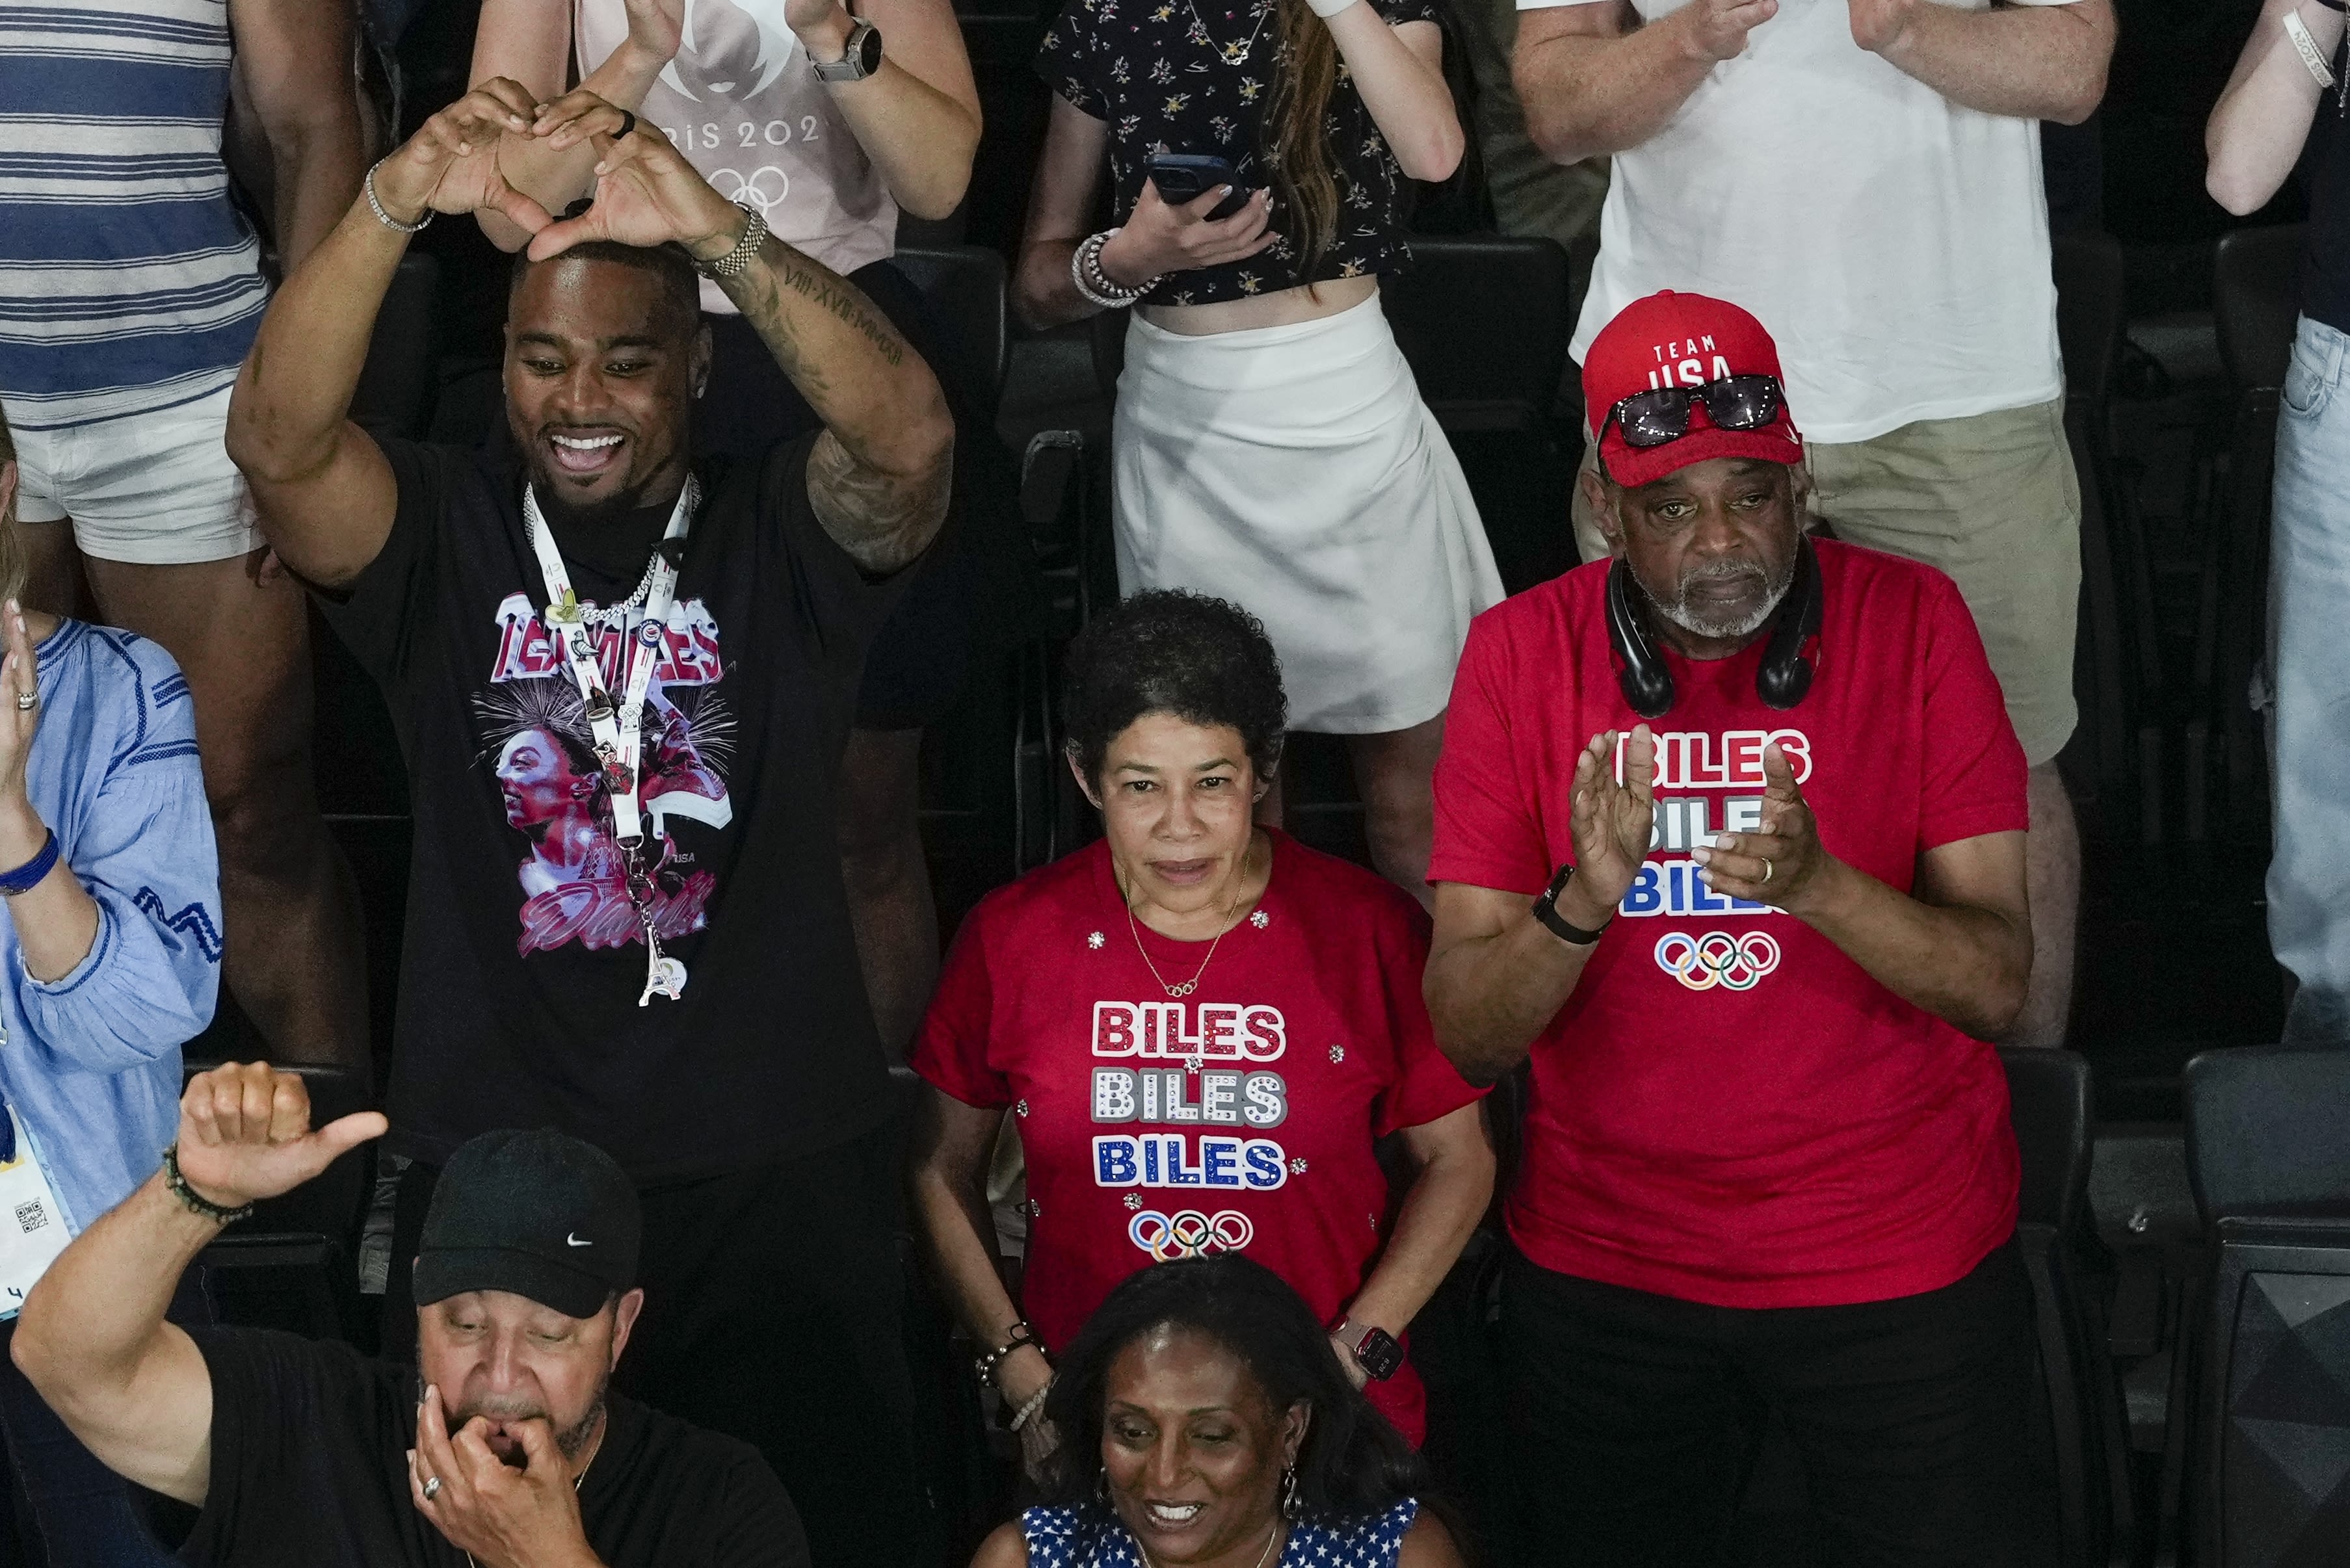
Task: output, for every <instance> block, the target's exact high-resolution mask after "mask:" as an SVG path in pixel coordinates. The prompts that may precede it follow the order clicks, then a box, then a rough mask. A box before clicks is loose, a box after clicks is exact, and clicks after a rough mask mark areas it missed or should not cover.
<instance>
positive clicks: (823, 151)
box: [571, 0, 898, 315]
mask: <svg viewBox="0 0 2350 1568" xmlns="http://www.w3.org/2000/svg"><path fill="white" fill-rule="evenodd" d="M571 36H572V40H573V43H574V46H575V47H576V48H577V51H578V57H579V75H580V77H581V78H583V79H584V78H586V77H587V74H588V73H589V72H591V71H593V70H594V69H595V68H596V67H598V66H600V65H602V64H603V63H604V62H605V61H606V60H607V59H608V58H610V57H611V55H612V52H613V51H614V50H616V49H618V48H619V47H620V45H621V44H622V43H623V42H625V41H626V40H627V38H628V36H629V17H628V13H627V11H626V10H625V9H624V8H623V7H622V5H621V0H573V4H572V10H571ZM638 112H639V114H641V115H642V116H643V117H644V118H645V119H648V120H650V121H651V122H652V123H653V124H655V125H658V126H660V129H661V134H662V135H664V136H666V137H668V138H669V139H670V140H671V142H672V143H674V144H675V145H676V146H677V147H678V149H679V150H680V151H682V152H684V153H685V155H686V156H687V157H688V158H690V159H691V160H692V161H693V166H694V167H695V168H696V169H699V170H701V171H702V177H703V178H704V179H706V180H708V181H709V182H710V183H711V184H712V186H713V187H715V188H716V190H717V192H718V193H719V194H720V195H722V196H723V197H725V198H726V199H727V200H728V201H730V202H733V201H744V202H749V203H750V204H752V205H754V206H755V207H757V208H758V210H759V211H760V212H761V213H764V214H765V216H766V220H767V228H768V231H769V232H770V233H772V234H775V237H776V238H778V239H780V240H783V241H784V242H785V243H786V244H791V245H793V246H795V247H796V248H798V249H800V250H802V251H805V252H806V253H807V254H809V255H811V256H813V257H815V258H816V260H817V261H820V262H822V263H823V264H824V265H827V266H828V267H830V268H831V269H832V270H833V271H835V272H837V273H839V274H841V275H843V276H846V275H848V274H849V273H852V272H855V271H856V270H857V269H858V267H861V266H863V265H866V264H867V263H868V262H877V261H880V260H881V259H883V258H884V257H886V256H889V255H890V254H894V253H895V252H896V250H897V248H898V204H897V202H894V201H892V200H890V197H889V188H888V187H887V186H886V185H884V184H883V183H882V181H881V175H880V171H879V170H877V169H875V168H874V167H873V164H872V161H870V160H869V159H868V158H867V157H866V156H865V149H864V148H862V147H860V146H858V141H857V137H856V134H855V133H854V132H853V131H851V130H849V128H848V121H847V120H846V119H843V118H842V117H841V115H840V111H839V110H838V109H837V108H835V107H834V105H833V103H832V100H831V98H830V97H829V95H828V94H827V90H826V88H825V85H824V84H823V83H822V82H820V81H818V80H816V70H815V67H812V66H810V65H809V64H808V58H807V51H806V49H804V48H802V47H800V41H799V40H798V39H797V38H795V37H794V36H792V30H791V29H790V28H789V27H787V26H785V25H784V0H685V32H684V36H683V38H682V40H681V42H680V43H679V45H678V50H677V57H676V58H675V59H673V60H671V61H670V63H669V64H668V66H666V67H663V69H662V71H661V74H660V80H658V81H656V82H655V83H653V86H652V90H651V91H650V92H648V93H647V94H645V101H644V103H643V104H642V106H640V108H639V110H638ZM702 308H703V309H704V310H709V311H716V312H719V313H721V314H725V315H732V314H733V310H734V306H733V302H732V301H731V300H729V299H728V298H727V297H726V296H725V295H724V294H723V292H721V291H720V289H719V287H718V286H717V285H716V284H714V283H711V282H709V281H708V280H707V279H705V280H704V281H703V283H702Z"/></svg>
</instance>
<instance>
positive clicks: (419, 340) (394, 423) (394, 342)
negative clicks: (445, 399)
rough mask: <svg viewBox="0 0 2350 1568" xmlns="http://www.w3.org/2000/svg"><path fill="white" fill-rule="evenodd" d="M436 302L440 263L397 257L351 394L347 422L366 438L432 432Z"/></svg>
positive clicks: (414, 255)
mask: <svg viewBox="0 0 2350 1568" xmlns="http://www.w3.org/2000/svg"><path fill="white" fill-rule="evenodd" d="M440 302H441V264H440V262H439V261H437V260H435V259H434V258H433V257H432V256H431V255H428V254H424V253H423V252H421V251H411V253H409V254H407V255H404V256H402V257H400V270H399V271H397V272H395V273H393V274H392V276H391V286H390V288H388V289H386V290H385V291H384V296H383V305H382V306H381V307H380V309H378V310H377V311H376V315H375V332H374V334H373V335H372V336H371V337H369V339H368V352H367V359H366V361H365V363H363V364H362V365H361V366H360V367H359V386H358V387H357V388H356V389H353V391H352V393H351V419H352V420H353V421H355V422H356V423H357V424H358V425H359V428H360V429H362V430H364V431H367V432H368V433H369V435H376V436H399V437H403V438H405V439H408V440H411V441H421V440H422V439H423V438H424V434H425V431H427V430H428V429H429V428H431V425H432V403H433V392H434V388H435V385H436V384H437V383H438V382H439V380H440V379H441V339H440V331H439V315H440Z"/></svg>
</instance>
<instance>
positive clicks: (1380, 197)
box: [1036, 0, 1442, 305]
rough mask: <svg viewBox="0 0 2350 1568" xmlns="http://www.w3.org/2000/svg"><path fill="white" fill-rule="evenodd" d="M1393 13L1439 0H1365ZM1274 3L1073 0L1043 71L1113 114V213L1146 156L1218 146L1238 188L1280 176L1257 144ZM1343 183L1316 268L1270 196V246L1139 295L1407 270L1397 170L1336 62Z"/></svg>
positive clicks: (1239, 294) (1152, 299)
mask: <svg viewBox="0 0 2350 1568" xmlns="http://www.w3.org/2000/svg"><path fill="white" fill-rule="evenodd" d="M1369 4H1370V5H1373V6H1374V7H1375V8H1376V9H1377V10H1378V13H1379V15H1380V16H1383V17H1385V18H1386V19H1387V21H1388V23H1389V24H1390V25H1393V24H1395V23H1398V22H1433V21H1436V20H1437V19H1438V17H1439V16H1441V15H1442V8H1441V5H1440V0H1369ZM1285 64H1286V62H1285V59H1284V50H1283V49H1282V47H1281V42H1280V22H1279V20H1278V18H1277V17H1276V16H1274V0H1069V3H1068V5H1067V7H1066V9H1065V10H1063V11H1062V13H1061V15H1060V16H1059V17H1058V18H1057V19H1056V20H1055V22H1054V24H1053V26H1051V27H1050V28H1049V29H1048V30H1047V31H1046V32H1045V44H1044V47H1043V48H1042V49H1041V50H1040V51H1039V52H1038V54H1037V57H1036V69H1037V72H1038V74H1040V75H1041V76H1043V77H1044V78H1045V80H1046V81H1047V82H1049V83H1051V84H1052V86H1053V88H1054V90H1055V91H1056V92H1058V93H1059V94H1060V95H1061V96H1062V97H1063V98H1065V99H1068V100H1069V102H1070V103H1071V104H1072V105H1073V106H1074V107H1076V108H1077V109H1082V110H1084V111H1085V112H1086V113H1087V114H1089V115H1092V116H1093V117H1094V118H1095V119H1101V120H1107V122H1108V123H1109V166H1110V179H1111V182H1112V185H1113V187H1114V190H1115V205H1116V211H1117V213H1118V222H1120V223H1124V222H1125V221H1126V217H1127V214H1128V213H1131V212H1133V210H1134V203H1135V201H1136V199H1137V198H1138V197H1139V196H1140V195H1141V193H1142V181H1143V168H1144V165H1145V164H1146V163H1147V162H1148V161H1149V158H1150V155H1151V154H1152V153H1153V152H1155V151H1160V150H1162V149H1163V150H1164V151H1169V152H1190V153H1201V154H1208V155H1212V156H1220V157H1222V159H1223V160H1224V161H1226V162H1228V163H1230V164H1231V165H1232V171H1233V174H1234V176H1235V179H1236V182H1237V184H1238V185H1239V187H1240V188H1241V189H1243V190H1254V189H1256V188H1258V187H1260V186H1267V185H1271V184H1273V179H1272V175H1271V172H1270V171H1268V169H1267V168H1266V160H1265V150H1264V148H1263V145H1262V144H1261V140H1260V138H1261V135H1262V134H1263V121H1264V114H1265V109H1267V107H1268V106H1270V105H1271V103H1272V101H1273V85H1274V73H1275V72H1276V71H1277V70H1279V69H1282V68H1284V66H1285ZM1327 129H1328V131H1329V135H1330V140H1331V145H1332V151H1333V153H1334V156H1333V157H1332V159H1331V164H1332V170H1333V172H1334V174H1335V176H1336V181H1337V186H1338V212H1337V219H1336V224H1335V226H1334V228H1333V231H1332V234H1331V240H1330V244H1329V247H1328V248H1327V249H1326V250H1325V251H1324V252H1323V253H1322V256H1321V258H1320V260H1319V261H1318V262H1317V263H1316V265H1315V266H1314V268H1313V269H1312V272H1311V275H1308V274H1307V272H1306V271H1305V268H1303V267H1302V266H1301V265H1300V259H1301V258H1300V257H1299V254H1298V252H1297V249H1296V247H1295V244H1293V243H1292V241H1291V238H1290V236H1289V234H1288V233H1287V217H1288V214H1287V213H1286V212H1285V211H1284V205H1283V203H1282V201H1281V198H1280V193H1279V192H1278V191H1277V190H1276V191H1275V192H1274V204H1273V227H1274V231H1275V233H1276V237H1275V239H1274V243H1273V244H1272V245H1271V246H1269V247H1268V248H1266V249H1264V250H1263V251H1260V252H1258V253H1257V254H1255V255H1253V256H1251V257H1249V258H1248V259H1247V260H1245V261H1240V262H1232V263H1228V264H1226V265H1222V266H1213V267H1201V268H1197V269H1194V270H1192V271H1190V272H1178V273H1170V274H1169V275H1167V276H1165V277H1163V278H1161V279H1159V284H1158V286H1156V287H1154V288H1153V289H1151V291H1150V292H1149V294H1147V295H1145V296H1143V297H1144V299H1145V300H1146V301H1148V302H1149V304H1152V305H1206V304H1210V303H1211V302H1213V301H1216V300H1223V299H1241V298H1243V297H1245V296H1249V295H1253V294H1270V293H1273V292H1274V291H1275V290H1278V289H1284V288H1295V287H1296V286H1298V285H1300V284H1305V283H1321V282H1325V281H1326V280H1328V279H1331V278H1339V277H1357V276H1360V275H1363V274H1366V273H1386V272H1400V271H1402V270H1403V268H1404V267H1405V266H1406V265H1409V263H1410V260H1411V252H1410V250H1409V247H1407V246H1406V245H1405V244H1404V241H1403V199H1404V175H1403V171H1402V169H1401V168H1400V167H1399V166H1398V164H1397V163H1396V161H1395V154H1394V153H1392V152H1390V151H1388V144H1387V140H1386V138H1384V137H1382V136H1381V135H1380V134H1379V128H1378V125H1376V124H1375V123H1373V121H1372V119H1371V111H1370V110H1369V109H1367V108H1366V107H1365V106H1364V103H1363V99H1362V97H1361V95H1360V94H1359V93H1357V91H1356V90H1355V84H1354V82H1353V80H1352V79H1351V78H1349V77H1348V75H1347V66H1346V62H1345V61H1344V60H1341V61H1340V62H1339V63H1338V80H1337V85H1336V87H1335V88H1333V89H1332V90H1331V94H1330V108H1329V115H1328V120H1327Z"/></svg>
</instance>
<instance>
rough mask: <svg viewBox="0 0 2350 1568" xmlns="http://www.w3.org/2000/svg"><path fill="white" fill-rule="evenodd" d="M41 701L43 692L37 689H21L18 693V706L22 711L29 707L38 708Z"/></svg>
mask: <svg viewBox="0 0 2350 1568" xmlns="http://www.w3.org/2000/svg"><path fill="white" fill-rule="evenodd" d="M40 703H41V694H40V693H39V692H37V691H19V692H17V693H16V707H17V710H18V711H20V712H21V711H24V710H26V709H28V708H37V707H39V706H40Z"/></svg>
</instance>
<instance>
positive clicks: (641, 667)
mask: <svg viewBox="0 0 2350 1568" xmlns="http://www.w3.org/2000/svg"><path fill="white" fill-rule="evenodd" d="M700 504H702V486H701V485H700V484H699V483H696V482H695V480H694V478H693V476H692V475H691V474H688V475H686V478H685V488H684V489H683V490H681V491H680V492H679V493H678V497H677V506H676V509H675V510H674V511H672V512H671V514H670V518H669V527H668V529H667V530H666V531H665V532H663V534H662V535H661V539H660V544H659V545H656V546H655V547H654V553H653V559H652V561H651V563H650V566H648V567H647V569H646V573H645V586H644V590H643V591H644V596H645V601H644V607H643V609H642V612H641V615H639V612H637V611H635V610H633V609H631V608H630V607H628V606H626V605H623V606H619V607H618V609H619V616H618V618H619V626H620V632H621V642H622V652H621V658H622V659H623V670H624V673H623V675H622V679H621V693H622V695H621V699H620V701H619V703H618V704H617V705H615V703H614V702H613V701H612V693H611V691H610V690H609V689H608V687H607V686H606V685H605V684H604V671H603V667H602V666H601V665H600V664H599V663H598V660H597V657H596V633H595V630H594V628H591V627H590V626H589V625H588V621H587V612H586V611H585V610H584V609H582V608H581V607H580V604H579V596H578V595H577V594H576V593H574V592H573V591H572V588H571V574H570V573H569V572H568V571H567V570H566V569H565V567H564V565H563V554H562V552H561V551H559V550H557V549H556V547H555V535H554V534H553V532H552V531H551V530H549V529H548V527H547V525H546V517H545V516H544V515H543V514H541V513H540V512H539V509H538V496H537V494H536V493H535V492H534V491H533V490H532V489H531V488H530V487H529V486H527V485H525V486H524V488H523V493H522V511H523V524H524V526H523V532H525V534H527V535H530V545H531V548H532V549H533V550H535V551H536V552H537V555H538V569H539V574H540V576H543V577H545V578H546V632H547V635H548V636H549V637H551V638H553V639H555V640H556V644H557V645H558V646H559V647H560V648H561V649H563V652H564V655H565V657H566V658H567V659H569V660H570V663H571V677H572V679H573V680H577V682H578V683H579V699H580V701H582V702H583V703H585V704H586V705H587V725H588V729H589V731H590V732H591V734H592V735H593V737H594V740H595V742H596V758H597V761H598V762H600V763H603V765H604V781H605V786H606V790H607V793H608V794H609V795H610V796H611V801H612V836H613V837H614V838H615V839H616V840H617V841H618V842H619V847H620V856H621V859H622V860H623V861H624V862H625V865H626V871H627V877H628V883H627V886H628V891H629V904H630V905H631V906H632V907H633V908H634V909H636V912H637V919H638V921H639V924H641V925H642V926H643V927H644V931H645V990H644V994H643V995H642V996H639V998H637V1005H638V1006H639V1007H642V1006H644V1005H645V1004H646V1003H648V1002H650V1001H652V999H653V998H654V997H655V996H656V995H659V996H665V997H668V998H669V999H670V1000H671V1001H672V1002H673V1001H675V1000H677V998H678V997H679V996H680V995H681V993H682V992H684V990H685V965H683V964H682V963H680V962H679V961H677V960H675V959H673V958H666V957H664V956H662V953H661V950H660V933H659V932H658V931H657V930H656V929H654V917H653V888H652V881H651V878H650V877H649V876H648V875H647V874H646V872H645V869H644V857H643V853H642V851H643V846H644V823H643V815H642V812H641V810H640V802H641V801H642V799H643V795H644V769H643V767H642V766H641V765H640V763H641V759H642V753H643V749H644V715H645V693H646V692H647V691H649V690H650V689H651V686H652V679H653V667H654V666H655V665H657V664H659V663H660V656H661V638H662V635H663V633H664V632H665V631H666V630H667V629H668V626H669V612H670V607H671V605H673V604H675V603H676V601H677V570H678V562H679V560H680V559H681V558H682V556H684V553H685V551H684V544H685V535H686V532H687V530H689V529H691V527H692V526H693V514H694V510H695V508H696V507H698V506H699V505H700Z"/></svg>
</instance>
